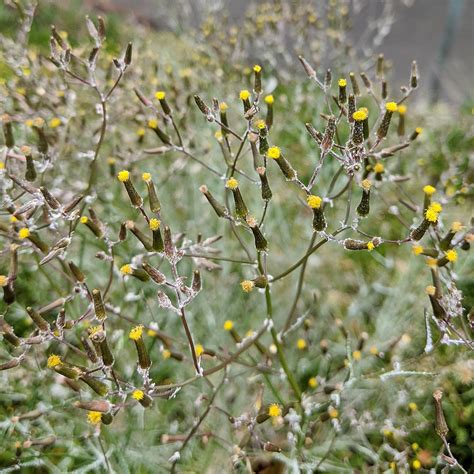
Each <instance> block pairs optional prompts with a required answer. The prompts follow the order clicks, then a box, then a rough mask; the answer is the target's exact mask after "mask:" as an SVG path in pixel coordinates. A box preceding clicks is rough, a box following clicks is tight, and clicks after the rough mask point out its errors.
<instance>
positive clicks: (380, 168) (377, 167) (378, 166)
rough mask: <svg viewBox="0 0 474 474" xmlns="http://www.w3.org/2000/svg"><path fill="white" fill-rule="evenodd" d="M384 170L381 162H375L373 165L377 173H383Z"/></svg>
mask: <svg viewBox="0 0 474 474" xmlns="http://www.w3.org/2000/svg"><path fill="white" fill-rule="evenodd" d="M384 171H385V166H384V165H383V164H382V163H376V164H375V166H374V172H375V173H377V174H380V173H383V172H384Z"/></svg>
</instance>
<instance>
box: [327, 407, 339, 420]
mask: <svg viewBox="0 0 474 474" xmlns="http://www.w3.org/2000/svg"><path fill="white" fill-rule="evenodd" d="M328 415H329V417H330V418H337V417H338V416H339V412H338V411H337V410H336V409H335V408H333V407H330V408H329V410H328Z"/></svg>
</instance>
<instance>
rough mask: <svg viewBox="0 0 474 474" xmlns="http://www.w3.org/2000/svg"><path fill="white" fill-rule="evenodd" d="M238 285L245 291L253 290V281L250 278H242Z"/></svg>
mask: <svg viewBox="0 0 474 474" xmlns="http://www.w3.org/2000/svg"><path fill="white" fill-rule="evenodd" d="M240 286H241V288H242V290H243V291H245V293H250V292H251V291H252V290H253V288H254V286H255V283H254V282H253V281H252V280H243V281H241V282H240Z"/></svg>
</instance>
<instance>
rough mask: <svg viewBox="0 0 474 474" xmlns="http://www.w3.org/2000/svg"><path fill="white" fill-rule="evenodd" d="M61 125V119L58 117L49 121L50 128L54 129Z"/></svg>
mask: <svg viewBox="0 0 474 474" xmlns="http://www.w3.org/2000/svg"><path fill="white" fill-rule="evenodd" d="M60 125H61V119H60V118H58V117H54V118H52V119H51V120H50V121H49V126H50V128H56V127H59V126H60Z"/></svg>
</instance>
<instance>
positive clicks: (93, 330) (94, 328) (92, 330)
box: [87, 325, 103, 337]
mask: <svg viewBox="0 0 474 474" xmlns="http://www.w3.org/2000/svg"><path fill="white" fill-rule="evenodd" d="M102 330H103V328H102V326H101V325H98V326H91V327H90V328H89V329H88V330H87V332H88V333H89V337H94V336H95V335H96V334H97V333H98V332H100V331H102Z"/></svg>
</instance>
